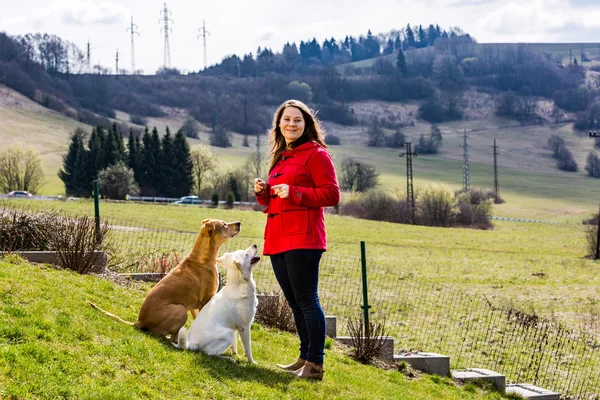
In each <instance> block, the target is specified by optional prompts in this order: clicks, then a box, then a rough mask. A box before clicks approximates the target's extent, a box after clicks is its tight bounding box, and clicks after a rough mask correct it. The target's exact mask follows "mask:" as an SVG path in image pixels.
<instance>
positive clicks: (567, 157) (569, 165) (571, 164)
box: [557, 147, 579, 172]
mask: <svg viewBox="0 0 600 400" xmlns="http://www.w3.org/2000/svg"><path fill="white" fill-rule="evenodd" d="M557 158H558V163H557V166H558V169H560V170H563V171H567V172H577V170H578V169H579V167H578V166H577V162H576V161H575V159H574V158H573V153H571V151H570V150H569V149H567V148H566V147H563V148H562V149H560V151H559V152H558V157H557Z"/></svg>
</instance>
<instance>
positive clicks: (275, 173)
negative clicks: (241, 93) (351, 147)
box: [254, 100, 340, 380]
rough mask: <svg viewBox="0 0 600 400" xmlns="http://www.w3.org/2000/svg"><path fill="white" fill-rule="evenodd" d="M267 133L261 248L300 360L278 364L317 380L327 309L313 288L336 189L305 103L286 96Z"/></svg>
mask: <svg viewBox="0 0 600 400" xmlns="http://www.w3.org/2000/svg"><path fill="white" fill-rule="evenodd" d="M269 139H270V140H269V147H270V152H269V154H270V155H271V157H272V158H271V162H270V165H269V180H268V182H265V181H263V180H262V179H259V178H256V179H255V180H254V191H255V194H256V199H257V201H258V203H259V204H262V205H265V206H267V209H266V210H265V213H267V215H268V218H267V224H266V227H265V244H264V250H263V253H264V255H268V256H271V264H272V265H273V271H274V272H275V277H276V278H277V282H278V283H279V286H280V287H281V290H282V291H283V294H284V296H285V298H286V300H287V302H288V304H289V305H290V307H291V309H292V311H293V313H294V321H295V323H296V328H297V329H298V336H299V337H300V356H299V358H298V360H297V361H296V362H294V363H293V364H290V365H280V364H278V365H277V366H278V367H280V368H283V369H286V370H288V371H292V372H293V373H294V374H295V375H296V376H298V377H300V378H308V379H319V380H320V379H323V373H324V370H323V355H324V346H325V314H324V313H323V309H322V308H321V303H320V302H319V295H318V293H317V289H318V283H319V261H320V260H321V255H322V254H323V252H324V251H325V250H326V247H327V235H326V232H325V217H324V213H323V207H328V206H329V207H330V206H335V205H337V204H338V202H339V200H340V189H339V186H338V183H337V178H336V175H335V169H334V167H333V161H332V160H331V156H330V155H329V153H328V152H327V146H326V145H325V141H324V138H323V133H322V130H321V126H320V124H319V122H318V121H317V119H316V118H315V116H314V115H313V114H312V112H311V111H310V110H309V109H308V107H307V106H306V105H305V104H304V103H302V102H300V101H298V100H288V101H286V102H284V103H283V104H282V105H281V106H280V107H279V109H277V111H276V112H275V115H274V118H273V126H272V128H271V131H270V138H269Z"/></svg>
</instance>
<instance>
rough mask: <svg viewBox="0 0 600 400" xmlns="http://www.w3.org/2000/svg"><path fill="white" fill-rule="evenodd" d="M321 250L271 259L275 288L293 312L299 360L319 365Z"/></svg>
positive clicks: (292, 252)
mask: <svg viewBox="0 0 600 400" xmlns="http://www.w3.org/2000/svg"><path fill="white" fill-rule="evenodd" d="M322 254H323V251H322V250H290V251H286V252H283V253H279V254H275V255H273V256H271V264H272V265H273V271H274V272H275V277H276V278H277V282H279V286H280V287H281V290H282V291H283V295H284V296H285V298H286V300H287V302H288V304H289V305H290V307H291V309H292V311H293V313H294V321H295V322H296V328H297V329H298V336H299V337H300V358H303V359H305V360H307V361H310V362H313V363H315V364H319V365H322V364H323V354H324V351H323V349H324V347H325V314H324V313H323V309H322V308H321V303H320V302H319V295H318V293H317V288H318V286H319V261H320V260H321V255H322Z"/></svg>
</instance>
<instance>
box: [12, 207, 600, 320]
mask: <svg viewBox="0 0 600 400" xmlns="http://www.w3.org/2000/svg"><path fill="white" fill-rule="evenodd" d="M9 204H15V205H16V204H19V205H21V206H23V205H28V206H32V207H38V208H52V207H60V208H61V209H63V210H67V211H69V212H73V213H78V214H81V213H86V214H88V215H92V214H93V209H94V207H93V203H92V202H91V201H79V202H36V201H23V200H22V201H19V202H16V201H15V202H13V201H12V200H11V203H9ZM509 204H510V203H509ZM555 204H558V203H555ZM536 205H537V207H538V209H539V204H531V206H532V207H534V206H536ZM501 207H502V206H501ZM100 209H101V215H102V216H103V217H105V218H108V219H109V220H112V221H114V223H115V224H117V225H132V226H148V227H155V228H158V227H160V228H164V229H175V230H179V231H187V232H192V234H190V235H187V236H184V237H182V236H177V235H170V234H169V233H163V234H158V235H157V234H156V233H152V232H145V231H121V230H119V231H115V232H114V234H115V235H118V236H117V238H118V240H117V242H119V243H121V244H125V247H127V248H134V247H135V246H140V245H141V244H144V245H146V246H147V245H148V243H149V246H150V247H151V248H152V249H155V248H156V249H158V248H164V249H166V250H168V249H175V248H176V249H181V250H180V251H183V252H184V253H185V252H187V251H188V249H189V246H191V244H192V242H193V240H194V234H193V232H197V231H198V229H199V227H200V225H201V221H202V219H204V218H219V219H223V220H226V221H242V231H241V233H240V235H239V236H238V238H236V239H235V240H234V241H232V242H231V245H232V246H233V245H235V243H236V241H237V242H239V243H242V242H243V243H246V242H247V241H253V242H254V243H256V244H258V245H259V246H261V245H262V235H263V230H264V224H265V216H264V214H263V213H261V212H255V211H243V210H236V209H234V210H225V209H220V208H219V209H212V208H202V207H195V206H175V205H151V204H127V203H105V202H102V203H101V206H100ZM565 218H566V217H565ZM326 223H327V229H328V256H331V257H338V256H342V257H343V256H352V257H355V258H358V257H360V247H359V242H360V241H361V240H364V241H365V242H366V248H367V256H368V260H369V262H373V263H381V264H384V265H388V266H395V268H396V269H397V271H398V274H409V275H411V276H414V277H417V278H418V279H422V280H424V281H429V282H436V283H440V284H447V285H451V286H452V287H455V288H459V289H461V290H465V291H466V292H468V293H475V294H485V295H486V296H488V297H489V298H490V299H492V300H493V301H494V303H495V304H499V305H514V306H518V307H519V308H524V309H526V310H528V311H535V312H537V313H539V314H540V315H542V316H546V317H552V318H557V319H558V320H559V321H561V322H565V323H567V324H568V325H569V326H570V327H573V328H578V329H580V328H582V327H587V328H586V329H589V327H588V325H590V324H591V323H593V321H594V320H595V319H596V318H598V314H599V311H600V310H595V306H594V304H595V303H594V302H597V301H599V300H600V298H599V297H598V288H599V285H600V281H599V280H598V268H599V266H600V265H599V264H598V263H597V262H594V261H593V260H589V259H584V258H583V256H585V255H586V254H587V250H586V244H585V239H584V235H585V231H584V226H583V225H582V224H581V223H580V222H576V223H560V224H537V223H517V222H507V221H494V225H495V229H494V230H491V231H480V230H472V229H448V228H430V227H423V226H411V225H401V224H393V223H386V222H377V221H365V220H359V219H355V218H350V217H344V216H338V215H327V216H326ZM153 246H154V247H153ZM264 268H265V270H266V271H268V266H266V265H265V266H264ZM534 274H535V275H534ZM269 279H270V278H269ZM372 279H376V278H375V277H373V278H372ZM377 279H384V278H377ZM597 329H598V327H597V326H596V327H595V328H594V329H593V330H594V331H596V332H597Z"/></svg>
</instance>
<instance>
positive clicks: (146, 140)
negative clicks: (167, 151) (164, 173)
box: [139, 127, 160, 194]
mask: <svg viewBox="0 0 600 400" xmlns="http://www.w3.org/2000/svg"><path fill="white" fill-rule="evenodd" d="M154 131H156V127H155V128H154V130H153V132H152V133H153V134H154ZM153 134H152V135H151V134H150V131H149V130H148V127H146V129H145V130H144V134H143V135H142V148H141V152H140V155H141V156H140V164H141V168H140V169H141V171H142V179H141V182H139V184H140V189H141V191H142V194H156V190H155V189H154V183H155V182H156V181H155V177H156V173H155V170H156V164H157V163H158V161H159V159H158V158H155V155H156V151H155V150H154V148H155V147H156V140H154V139H153ZM156 139H158V131H156ZM158 150H159V151H160V142H159V144H158Z"/></svg>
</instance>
